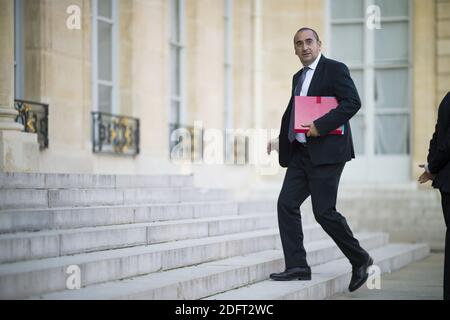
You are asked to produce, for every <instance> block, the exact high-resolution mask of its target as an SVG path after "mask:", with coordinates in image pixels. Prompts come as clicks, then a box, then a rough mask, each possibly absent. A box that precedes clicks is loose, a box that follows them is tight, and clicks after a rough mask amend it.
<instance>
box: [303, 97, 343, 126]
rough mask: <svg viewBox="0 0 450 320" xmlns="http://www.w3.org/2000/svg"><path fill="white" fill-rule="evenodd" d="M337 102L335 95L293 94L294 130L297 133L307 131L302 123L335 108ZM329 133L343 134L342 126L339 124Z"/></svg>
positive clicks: (311, 120) (309, 121)
mask: <svg viewBox="0 0 450 320" xmlns="http://www.w3.org/2000/svg"><path fill="white" fill-rule="evenodd" d="M338 104H339V103H338V101H337V99H336V98H335V97H311V96H295V118H294V119H295V121H294V131H295V132H297V133H306V132H308V130H309V129H308V128H304V127H302V124H307V123H312V122H313V121H314V120H316V119H319V118H320V117H322V116H323V115H325V114H327V113H328V112H330V110H333V109H335V108H336V107H337V106H338ZM329 134H336V135H343V134H344V126H343V125H342V126H340V127H339V128H337V129H335V130H333V131H331V132H330V133H329Z"/></svg>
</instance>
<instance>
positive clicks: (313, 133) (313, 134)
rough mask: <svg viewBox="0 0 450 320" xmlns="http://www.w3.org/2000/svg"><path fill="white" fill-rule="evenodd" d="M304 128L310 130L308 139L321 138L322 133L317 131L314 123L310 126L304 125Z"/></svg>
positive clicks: (309, 124) (307, 134)
mask: <svg viewBox="0 0 450 320" xmlns="http://www.w3.org/2000/svg"><path fill="white" fill-rule="evenodd" d="M302 127H303V128H309V131H308V132H307V133H306V136H307V137H319V136H320V133H319V131H317V128H316V126H315V125H314V122H312V123H308V124H302Z"/></svg>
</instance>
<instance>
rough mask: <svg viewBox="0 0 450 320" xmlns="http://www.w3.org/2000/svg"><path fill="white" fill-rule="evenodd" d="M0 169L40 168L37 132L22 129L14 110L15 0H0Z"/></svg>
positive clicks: (29, 170) (29, 169)
mask: <svg viewBox="0 0 450 320" xmlns="http://www.w3.org/2000/svg"><path fill="white" fill-rule="evenodd" d="M0 30H1V32H0V172H33V171H37V169H38V168H39V146H38V143H37V134H33V133H25V132H22V130H23V126H22V125H21V124H18V123H16V122H15V121H14V120H15V117H16V115H17V111H16V110H15V109H14V0H0Z"/></svg>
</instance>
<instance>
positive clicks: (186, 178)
mask: <svg viewBox="0 0 450 320" xmlns="http://www.w3.org/2000/svg"><path fill="white" fill-rule="evenodd" d="M193 182H194V176H193V175H98V174H59V173H15V172H14V173H0V189H91V188H165V187H166V188H168V187H192V186H193Z"/></svg>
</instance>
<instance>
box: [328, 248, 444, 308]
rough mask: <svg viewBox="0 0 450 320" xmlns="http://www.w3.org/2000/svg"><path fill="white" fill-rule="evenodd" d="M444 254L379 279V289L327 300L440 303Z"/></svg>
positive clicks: (434, 254)
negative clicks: (426, 301) (431, 301)
mask: <svg viewBox="0 0 450 320" xmlns="http://www.w3.org/2000/svg"><path fill="white" fill-rule="evenodd" d="M443 270H444V254H443V253H432V254H430V255H429V256H428V257H427V258H425V259H423V260H421V261H417V262H414V263H412V264H410V265H408V266H406V267H405V268H402V269H400V270H397V271H394V272H392V273H385V274H382V275H381V289H380V290H377V289H373V290H369V289H368V288H367V286H363V287H361V288H360V289H359V290H357V291H355V292H353V293H344V294H338V295H335V296H333V297H331V298H330V300H350V299H352V300H353V299H356V300H357V299H363V300H442V280H443Z"/></svg>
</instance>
